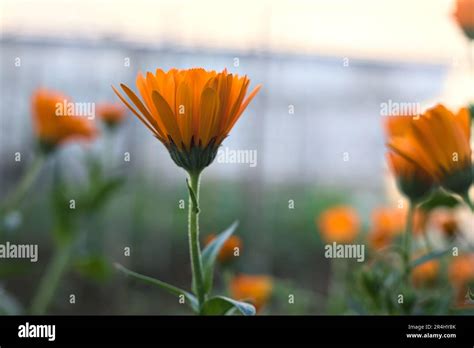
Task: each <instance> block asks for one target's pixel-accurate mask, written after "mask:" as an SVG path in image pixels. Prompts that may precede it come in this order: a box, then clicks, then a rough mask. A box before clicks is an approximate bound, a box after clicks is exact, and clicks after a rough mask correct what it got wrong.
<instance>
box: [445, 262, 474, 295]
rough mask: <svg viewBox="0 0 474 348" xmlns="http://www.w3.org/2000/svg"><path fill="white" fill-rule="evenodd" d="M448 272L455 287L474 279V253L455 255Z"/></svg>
mask: <svg viewBox="0 0 474 348" xmlns="http://www.w3.org/2000/svg"><path fill="white" fill-rule="evenodd" d="M448 274H449V280H450V281H451V284H453V286H454V287H461V286H464V285H466V284H468V283H469V282H472V281H474V254H467V255H460V256H453V258H452V260H451V263H450V265H449V270H448ZM473 290H474V289H473Z"/></svg>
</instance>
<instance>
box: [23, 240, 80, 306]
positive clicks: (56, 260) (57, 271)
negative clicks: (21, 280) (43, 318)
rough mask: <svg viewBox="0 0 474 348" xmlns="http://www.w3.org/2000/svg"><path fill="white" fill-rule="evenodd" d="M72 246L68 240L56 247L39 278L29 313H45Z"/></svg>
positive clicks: (67, 261) (68, 259)
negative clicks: (43, 273)
mask: <svg viewBox="0 0 474 348" xmlns="http://www.w3.org/2000/svg"><path fill="white" fill-rule="evenodd" d="M72 247H73V243H72V241H70V242H68V244H66V245H62V246H59V247H57V248H56V251H55V253H54V255H53V258H52V260H51V262H50V263H49V265H48V268H47V269H46V273H45V275H44V276H43V278H42V279H41V283H40V285H39V288H38V292H37V293H36V295H35V297H34V298H33V302H32V304H31V309H30V313H31V314H35V315H42V314H45V313H46V310H47V309H48V307H49V304H50V303H51V300H52V299H53V296H54V294H55V292H56V289H57V287H58V285H59V280H60V279H61V277H62V275H63V273H64V271H65V270H66V269H67V267H68V264H69V261H70V257H71V251H72Z"/></svg>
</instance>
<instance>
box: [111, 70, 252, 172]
mask: <svg viewBox="0 0 474 348" xmlns="http://www.w3.org/2000/svg"><path fill="white" fill-rule="evenodd" d="M136 84H137V88H138V91H139V95H140V96H141V99H140V98H139V97H137V95H136V94H135V93H134V92H133V91H132V90H131V89H130V88H129V87H127V86H126V85H124V84H121V85H120V86H121V87H122V89H123V91H124V93H125V94H126V95H127V96H128V97H129V98H130V100H131V101H132V103H129V102H128V101H127V100H126V99H125V98H124V96H122V94H120V92H119V91H117V89H115V88H114V87H112V88H113V89H114V91H115V93H116V94H117V96H118V97H119V98H120V100H122V102H123V103H124V104H125V105H126V106H127V107H128V108H129V109H130V110H131V111H132V112H133V113H134V114H135V115H136V116H137V117H138V118H139V119H140V120H141V121H142V122H143V123H144V124H145V126H147V128H148V129H149V130H150V131H151V132H152V133H153V134H154V136H155V137H156V138H158V139H159V140H160V141H161V142H162V143H163V144H164V145H165V146H166V147H167V149H168V150H169V152H170V155H171V158H172V159H173V160H174V162H175V163H176V164H177V165H178V166H180V167H182V168H184V169H186V170H187V171H194V172H199V171H201V170H202V169H204V168H205V167H206V166H208V165H209V164H210V163H211V162H212V161H213V160H214V158H215V156H216V154H217V149H218V147H219V145H220V144H221V143H222V141H223V140H224V138H225V137H227V135H228V134H229V132H230V130H231V129H232V127H233V126H234V125H235V123H236V122H237V120H238V119H239V117H240V116H241V115H242V113H243V112H244V110H245V108H246V107H247V105H248V104H249V103H250V101H251V100H252V99H253V98H254V97H255V95H256V94H257V92H258V91H259V90H260V87H261V86H260V85H259V86H257V87H256V88H255V89H254V90H253V91H252V92H250V93H249V94H248V95H247V91H248V87H249V84H250V80H249V79H248V78H247V76H243V77H241V76H239V75H234V74H229V73H227V70H224V71H222V72H220V73H217V72H215V71H206V70H204V69H188V70H177V69H171V70H170V71H168V72H164V71H163V70H161V69H157V70H156V72H155V73H154V74H153V73H151V72H147V73H146V76H143V75H142V74H141V73H139V74H138V76H137V79H136ZM132 104H133V105H132Z"/></svg>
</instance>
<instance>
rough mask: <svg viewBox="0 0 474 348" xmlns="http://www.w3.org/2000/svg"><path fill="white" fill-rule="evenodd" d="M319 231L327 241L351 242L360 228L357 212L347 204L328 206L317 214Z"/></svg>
mask: <svg viewBox="0 0 474 348" xmlns="http://www.w3.org/2000/svg"><path fill="white" fill-rule="evenodd" d="M317 223H318V226H319V232H320V233H321V236H322V238H323V239H324V240H325V241H326V242H327V243H332V242H336V243H351V242H353V241H354V240H355V238H356V236H357V233H358V232H359V228H360V221H359V216H358V215H357V212H356V211H355V210H354V209H353V208H351V207H348V206H338V207H333V208H330V209H328V210H326V211H324V212H323V213H322V214H321V215H319V219H318V220H317Z"/></svg>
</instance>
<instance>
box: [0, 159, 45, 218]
mask: <svg viewBox="0 0 474 348" xmlns="http://www.w3.org/2000/svg"><path fill="white" fill-rule="evenodd" d="M45 159H46V156H45V155H44V154H42V153H40V154H38V155H37V156H36V157H35V159H34V161H33V163H32V164H31V166H30V168H28V170H27V172H26V174H25V175H24V176H23V177H22V178H21V180H20V182H19V184H18V185H17V186H16V189H15V190H14V191H13V192H11V193H10V194H9V195H8V196H7V198H6V199H5V203H4V205H3V206H2V211H3V212H5V213H7V212H9V211H11V210H14V209H16V208H17V206H18V204H20V203H21V201H22V200H23V198H24V197H25V195H26V193H27V192H28V190H29V189H30V187H31V185H32V184H33V183H34V182H35V179H36V177H37V176H38V174H39V172H40V169H41V168H42V166H43V163H44V162H45Z"/></svg>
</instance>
